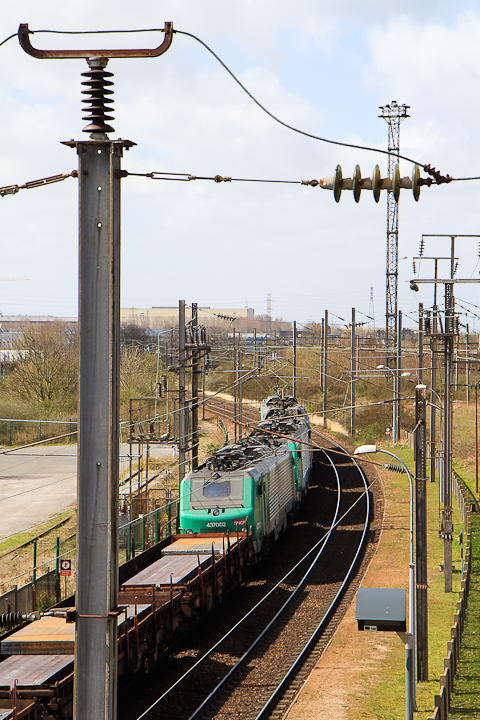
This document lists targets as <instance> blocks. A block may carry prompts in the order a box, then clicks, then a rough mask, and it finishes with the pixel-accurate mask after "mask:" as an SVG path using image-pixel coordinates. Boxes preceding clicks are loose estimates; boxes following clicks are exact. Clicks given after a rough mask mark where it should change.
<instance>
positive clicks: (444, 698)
mask: <svg viewBox="0 0 480 720" xmlns="http://www.w3.org/2000/svg"><path fill="white" fill-rule="evenodd" d="M452 486H453V491H454V493H455V496H456V498H457V500H458V504H459V506H460V512H461V514H462V518H463V522H464V524H465V531H466V551H465V560H464V567H463V569H464V575H463V577H464V579H463V580H462V585H461V590H460V592H459V594H458V602H457V607H456V612H455V615H454V618H453V626H452V628H451V631H450V632H451V640H449V642H447V656H446V657H445V658H444V661H443V666H444V672H443V675H441V676H440V693H439V694H438V695H435V711H434V713H433V715H432V716H431V717H429V718H428V720H447V718H448V713H449V711H450V706H451V699H452V693H453V679H454V677H455V674H456V672H457V666H458V660H459V657H460V646H461V642H462V635H463V630H464V627H465V615H466V610H467V602H468V592H469V589H470V571H471V566H472V520H471V514H472V511H473V512H474V511H475V510H476V504H475V502H472V499H471V495H470V494H469V492H468V490H467V489H466V488H465V486H464V485H463V483H462V481H461V479H460V478H459V476H458V475H457V473H455V472H454V473H453V476H452Z"/></svg>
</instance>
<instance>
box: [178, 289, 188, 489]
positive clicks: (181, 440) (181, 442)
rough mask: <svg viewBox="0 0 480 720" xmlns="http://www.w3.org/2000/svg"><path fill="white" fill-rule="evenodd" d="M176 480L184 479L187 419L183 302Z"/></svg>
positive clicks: (180, 312) (180, 311) (182, 311)
mask: <svg viewBox="0 0 480 720" xmlns="http://www.w3.org/2000/svg"><path fill="white" fill-rule="evenodd" d="M178 436H179V437H178V479H179V480H183V478H184V477H185V453H186V450H187V419H186V408H185V300H180V301H179V303H178Z"/></svg>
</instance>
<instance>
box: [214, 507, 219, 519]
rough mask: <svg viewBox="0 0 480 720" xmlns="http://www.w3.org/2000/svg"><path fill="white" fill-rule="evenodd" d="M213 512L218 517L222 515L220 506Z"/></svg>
mask: <svg viewBox="0 0 480 720" xmlns="http://www.w3.org/2000/svg"><path fill="white" fill-rule="evenodd" d="M213 514H214V515H215V517H217V516H218V515H220V510H219V509H218V508H216V509H215V510H214V511H213Z"/></svg>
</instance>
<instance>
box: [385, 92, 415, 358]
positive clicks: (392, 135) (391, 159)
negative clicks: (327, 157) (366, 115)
mask: <svg viewBox="0 0 480 720" xmlns="http://www.w3.org/2000/svg"><path fill="white" fill-rule="evenodd" d="M409 109H410V106H409V105H398V104H397V103H396V101H395V100H392V102H391V103H390V105H383V106H380V110H381V111H382V114H381V115H379V117H381V118H383V119H384V120H386V121H387V123H388V152H389V153H390V154H389V156H388V176H389V177H390V178H391V177H393V170H394V167H395V165H396V164H397V163H398V161H399V154H400V124H401V123H402V122H403V120H405V118H407V117H409V115H408V113H407V110H409ZM386 267H387V293H386V312H385V345H386V349H387V357H388V356H392V355H393V354H394V348H395V345H396V342H397V298H398V292H397V283H398V201H397V200H395V197H394V195H393V192H392V191H391V190H389V191H388V195H387V265H386Z"/></svg>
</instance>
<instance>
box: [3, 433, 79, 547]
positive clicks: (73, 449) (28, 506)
mask: <svg viewBox="0 0 480 720" xmlns="http://www.w3.org/2000/svg"><path fill="white" fill-rule="evenodd" d="M3 449H4V450H5V449H6V448H3ZM0 452H1V451H0ZM76 499H77V446H76V445H61V446H55V447H52V446H50V447H47V446H43V447H42V446H41V445H40V446H37V447H31V448H25V449H24V450H18V451H13V452H9V453H8V454H6V455H3V454H0V539H1V538H3V537H5V536H6V535H11V534H12V533H16V532H19V531H20V530H23V529H25V528H28V527H29V526H31V525H35V524H36V523H40V522H45V521H46V520H48V518H50V517H52V516H53V515H57V514H58V513H61V512H62V511H63V510H66V509H67V508H68V507H69V506H70V505H72V504H73V503H74V502H75V501H76Z"/></svg>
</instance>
